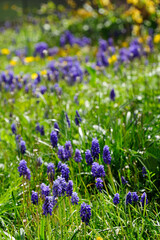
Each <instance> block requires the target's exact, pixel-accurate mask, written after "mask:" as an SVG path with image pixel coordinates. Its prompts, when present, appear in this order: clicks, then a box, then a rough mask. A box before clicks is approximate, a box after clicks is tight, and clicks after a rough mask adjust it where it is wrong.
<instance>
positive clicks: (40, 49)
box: [34, 42, 48, 58]
mask: <svg viewBox="0 0 160 240" xmlns="http://www.w3.org/2000/svg"><path fill="white" fill-rule="evenodd" d="M47 49H48V44H47V43H45V42H39V43H36V45H35V51H34V55H35V56H36V55H40V57H41V58H44V56H45V54H44V52H45V51H47Z"/></svg>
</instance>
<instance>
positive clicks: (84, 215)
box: [80, 202, 91, 225]
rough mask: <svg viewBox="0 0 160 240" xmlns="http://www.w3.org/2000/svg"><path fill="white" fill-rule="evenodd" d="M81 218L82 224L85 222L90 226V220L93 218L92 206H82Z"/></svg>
mask: <svg viewBox="0 0 160 240" xmlns="http://www.w3.org/2000/svg"><path fill="white" fill-rule="evenodd" d="M80 217H81V219H82V222H84V223H85V224H86V225H88V224H89V220H90V218H91V207H90V205H87V204H86V203H84V202H83V203H82V204H81V210H80Z"/></svg>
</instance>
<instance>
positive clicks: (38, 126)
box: [35, 123, 41, 132]
mask: <svg viewBox="0 0 160 240" xmlns="http://www.w3.org/2000/svg"><path fill="white" fill-rule="evenodd" d="M35 129H36V132H40V129H41V127H40V125H39V123H37V125H36V128H35Z"/></svg>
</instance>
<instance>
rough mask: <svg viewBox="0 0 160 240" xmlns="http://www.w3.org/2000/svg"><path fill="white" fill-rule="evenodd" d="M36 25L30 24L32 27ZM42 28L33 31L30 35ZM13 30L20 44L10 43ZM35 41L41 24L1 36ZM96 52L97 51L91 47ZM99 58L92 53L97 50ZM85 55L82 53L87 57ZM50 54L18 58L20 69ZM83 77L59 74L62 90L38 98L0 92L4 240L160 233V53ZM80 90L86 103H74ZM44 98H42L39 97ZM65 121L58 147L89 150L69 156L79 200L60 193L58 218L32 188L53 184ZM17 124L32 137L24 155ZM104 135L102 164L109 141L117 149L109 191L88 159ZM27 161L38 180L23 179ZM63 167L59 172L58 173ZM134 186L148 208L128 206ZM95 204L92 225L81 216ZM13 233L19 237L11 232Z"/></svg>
mask: <svg viewBox="0 0 160 240" xmlns="http://www.w3.org/2000/svg"><path fill="white" fill-rule="evenodd" d="M29 29H30V30H29ZM34 31H36V34H35V35H33V37H31V36H32V35H31V33H33V32H34ZM10 35H12V37H13V38H15V39H16V45H15V46H13V45H11V38H6V37H7V36H10ZM27 38H28V39H29V42H30V46H31V52H32V51H33V46H34V44H35V43H36V42H37V41H39V40H40V39H41V32H40V30H39V28H38V27H37V26H35V27H33V26H28V27H26V26H25V27H24V28H22V29H21V31H20V33H19V35H16V34H15V33H14V32H12V30H8V31H6V32H5V33H4V34H3V35H2V38H1V40H0V47H1V48H4V47H7V48H9V47H10V48H18V47H22V46H24V45H26V42H27V40H26V39H27ZM92 50H93V48H91V49H89V51H91V52H92ZM91 56H92V53H91ZM92 57H93V56H92ZM0 59H1V63H2V64H1V70H4V69H5V67H6V66H7V65H8V62H9V61H8V60H7V57H5V56H0ZM82 59H83V57H82ZM47 62H48V61H47V60H42V61H39V62H33V63H31V64H29V65H28V66H24V65H22V64H21V63H18V64H17V65H16V66H15V68H14V72H15V73H16V74H20V73H22V72H23V73H33V72H37V71H40V70H41V69H44V68H45V67H46V64H47ZM82 65H83V67H84V68H85V67H87V68H88V71H89V72H90V76H91V77H90V79H89V81H88V78H89V77H85V79H84V82H85V81H87V82H88V83H84V82H82V83H76V84H75V85H74V86H68V85H67V84H66V82H65V81H64V80H62V79H61V80H60V82H59V85H60V87H61V88H62V91H63V93H62V96H60V97H58V96H57V95H56V93H55V92H50V91H49V90H48V91H47V92H46V93H45V94H44V95H40V98H38V99H37V98H36V97H35V96H34V95H33V94H32V93H31V92H29V93H28V94H26V93H25V91H24V89H21V90H19V91H14V92H13V93H10V92H6V91H5V90H4V89H3V86H2V88H1V91H0V99H1V103H0V104H1V107H0V116H1V121H0V138H1V141H0V149H1V151H0V162H1V165H0V182H1V184H0V239H18V240H20V239H21V240H22V239H37V240H38V239H39V240H42V239H48V240H49V239H70V240H71V239H96V238H97V237H99V236H101V237H102V238H103V239H129V240H130V239H139V240H140V239H159V238H160V234H159V231H160V227H159V224H160V216H159V197H160V193H159V173H160V170H159V165H160V159H159V155H160V151H159V146H160V143H159V140H158V139H159V117H160V115H159V92H160V91H159V90H160V86H159V74H160V73H159V67H160V65H159V51H158V50H156V49H155V53H153V54H151V55H150V57H149V63H148V65H145V59H143V58H142V59H138V60H135V61H134V62H132V63H130V64H127V65H121V66H120V68H119V70H118V71H115V70H114V68H113V66H110V67H108V68H107V69H106V73H105V74H104V73H102V72H98V71H97V72H96V71H92V70H91V69H90V67H89V66H86V64H84V62H83V63H82ZM41 85H46V86H47V88H48V89H49V87H51V86H53V85H54V82H53V81H51V82H48V81H47V80H46V78H45V77H43V78H42V82H41ZM112 88H114V89H115V92H116V99H115V101H114V102H112V101H111V100H110V99H109V94H110V90H111V89H112ZM76 94H77V95H78V99H79V105H77V104H76V103H75V102H74V96H75V95H76ZM37 100H38V101H39V102H38V103H37ZM76 110H78V111H79V113H80V115H81V117H82V120H83V121H82V123H81V124H80V127H77V126H76V125H75V123H74V116H75V111H76ZM65 111H66V112H67V113H68V116H69V118H70V120H71V128H68V127H67V124H66V120H65V115H64V112H65ZM55 121H57V122H58V124H59V127H60V138H59V141H58V143H59V145H64V144H65V142H66V141H67V140H70V141H71V142H72V146H73V150H74V151H75V149H76V148H78V149H80V150H81V152H82V157H83V160H82V162H81V164H80V170H79V168H78V164H77V163H76V162H75V161H74V159H73V158H71V159H70V161H69V162H68V165H69V168H70V179H71V180H73V183H74V191H76V192H77V193H78V196H79V198H80V201H79V204H78V205H77V206H72V205H71V204H70V201H69V199H68V197H65V198H63V197H61V198H59V199H58V204H57V208H55V209H54V211H53V215H52V216H47V217H45V216H44V215H43V214H42V204H43V201H42V199H39V205H38V206H34V205H33V204H32V203H31V200H30V199H31V191H32V190H35V191H37V192H39V193H40V184H41V183H42V182H44V183H46V184H47V185H48V184H50V183H49V181H48V177H47V172H46V169H47V167H46V165H47V163H49V162H53V163H54V164H55V165H56V166H57V164H58V161H59V159H58V156H57V149H53V148H52V147H51V144H50V133H51V131H52V130H53V128H54V127H53V125H54V122H55ZM13 122H14V123H16V125H17V127H18V134H20V135H21V136H22V137H23V139H24V140H25V142H26V147H27V152H26V154H25V155H24V156H22V155H21V154H20V153H19V152H18V151H17V146H16V143H15V136H14V135H13V134H12V133H11V127H10V126H11V124H12V123H13ZM37 122H39V123H40V124H41V125H42V124H43V125H44V128H45V136H39V135H38V134H37V133H36V132H35V126H36V123H37ZM93 137H97V139H98V140H99V144H100V149H101V154H100V159H99V163H101V164H103V159H102V152H103V147H104V145H108V146H109V147H110V151H111V156H112V162H111V172H112V175H109V172H108V167H107V166H105V171H106V177H105V185H106V187H104V190H103V191H102V193H99V192H97V190H96V188H95V181H94V179H93V177H92V175H91V167H90V166H87V164H86V162H85V151H86V149H90V147H91V143H92V138H93ZM39 156H41V157H42V159H43V161H44V163H43V165H42V166H41V167H40V168H39V169H37V167H36V161H35V160H36V158H37V157H39ZM21 159H25V160H26V161H27V166H28V167H29V168H30V170H31V181H30V182H28V181H27V182H26V184H25V185H23V184H22V178H20V177H19V173H18V170H17V167H18V165H19V161H20V160H21ZM142 166H145V167H146V168H147V172H148V173H147V176H146V177H142ZM57 175H58V173H57V172H56V176H57ZM121 176H124V177H125V178H126V179H127V180H128V184H127V186H123V185H122V183H121V180H120V178H121ZM128 191H131V192H135V191H136V192H137V193H138V195H139V196H141V195H142V193H143V192H144V191H145V192H146V193H147V197H148V200H149V203H148V205H147V206H145V207H144V208H143V207H142V206H141V205H140V204H139V203H138V204H133V205H129V206H126V205H125V196H126V193H127V192H128ZM116 192H118V193H119V194H120V204H118V205H117V206H115V205H114V204H113V196H114V194H115V193H116ZM82 202H86V203H88V204H90V205H91V209H92V216H91V220H90V223H89V225H88V226H85V225H84V224H82V222H81V219H80V214H79V210H80V205H81V203H82ZM11 236H12V237H13V238H11Z"/></svg>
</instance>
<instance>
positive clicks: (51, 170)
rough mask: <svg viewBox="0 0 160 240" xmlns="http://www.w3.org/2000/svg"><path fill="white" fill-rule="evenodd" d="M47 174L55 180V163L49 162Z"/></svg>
mask: <svg viewBox="0 0 160 240" xmlns="http://www.w3.org/2000/svg"><path fill="white" fill-rule="evenodd" d="M47 174H48V178H49V179H50V180H51V181H53V179H54V174H55V166H54V163H48V165H47Z"/></svg>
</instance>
